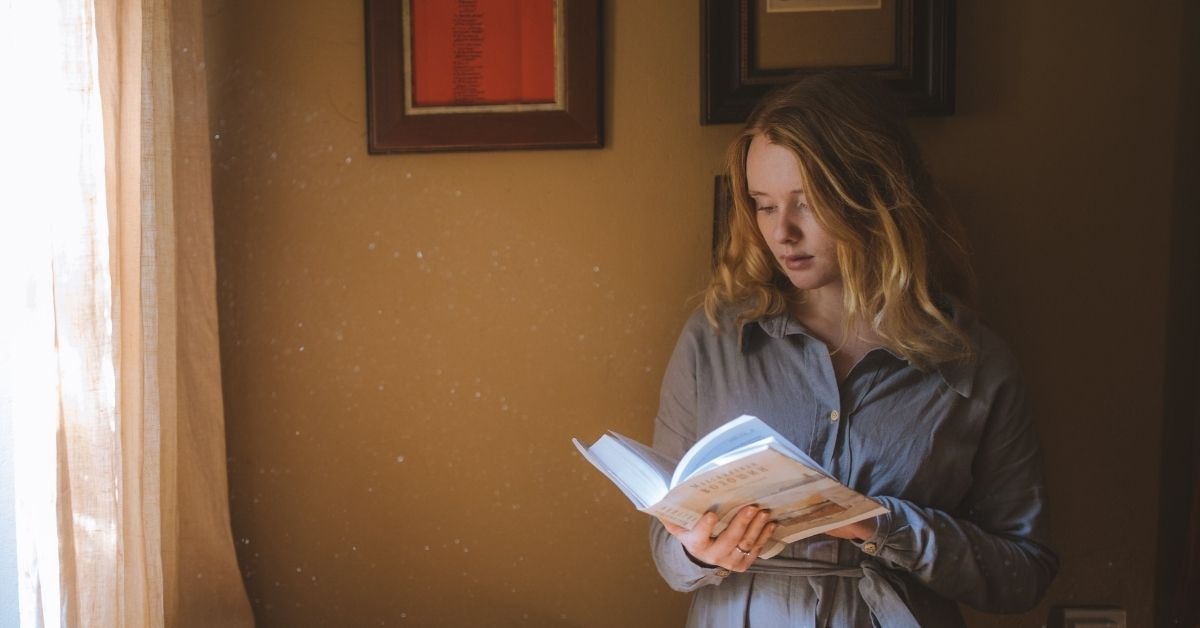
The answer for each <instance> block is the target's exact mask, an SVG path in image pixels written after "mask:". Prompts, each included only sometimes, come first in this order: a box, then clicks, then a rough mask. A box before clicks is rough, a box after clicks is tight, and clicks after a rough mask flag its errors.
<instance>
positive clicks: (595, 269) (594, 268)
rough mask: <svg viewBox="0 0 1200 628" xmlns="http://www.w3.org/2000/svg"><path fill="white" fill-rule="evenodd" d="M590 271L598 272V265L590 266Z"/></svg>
mask: <svg viewBox="0 0 1200 628" xmlns="http://www.w3.org/2000/svg"><path fill="white" fill-rule="evenodd" d="M592 272H594V273H598V272H600V267H599V266H592Z"/></svg>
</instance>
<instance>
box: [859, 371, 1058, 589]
mask: <svg viewBox="0 0 1200 628" xmlns="http://www.w3.org/2000/svg"><path fill="white" fill-rule="evenodd" d="M971 473H972V476H973V481H972V485H971V489H970V491H969V493H968V495H967V497H966V499H965V500H964V502H963V504H962V505H961V507H960V508H959V509H958V511H957V512H955V513H953V514H950V513H947V512H943V511H940V510H936V509H932V508H925V507H922V506H920V505H917V504H914V503H912V502H910V501H906V500H902V499H897V498H893V497H878V498H877V499H879V501H881V502H883V504H884V505H885V506H887V507H888V508H889V509H890V510H891V512H890V513H889V514H887V515H883V516H881V517H880V518H879V519H877V523H878V529H877V530H876V533H875V534H874V535H872V536H871V537H870V538H867V539H866V540H865V541H864V542H862V543H859V544H858V545H859V547H860V548H862V550H863V551H864V552H865V553H867V554H871V555H874V556H875V557H876V558H877V559H878V560H880V561H881V562H882V563H883V564H884V565H885V566H887V567H890V568H893V569H898V570H902V571H905V572H908V573H910V574H912V575H913V576H915V577H916V578H917V580H919V581H920V582H921V583H922V584H924V585H925V586H926V587H928V588H929V589H931V590H933V591H935V592H937V593H938V594H940V595H942V596H944V597H947V598H950V599H953V600H957V601H960V602H964V603H966V604H968V605H970V606H972V607H974V608H977V609H979V610H981V611H985V612H998V613H1015V612H1022V611H1026V610H1029V609H1031V608H1033V607H1034V606H1036V605H1037V603H1038V601H1039V600H1040V599H1041V597H1042V595H1043V594H1044V593H1045V591H1046V588H1047V587H1048V586H1049V584H1050V581H1051V580H1052V579H1053V578H1054V576H1055V574H1056V573H1057V571H1058V557H1057V556H1056V555H1055V553H1054V551H1053V550H1052V549H1051V548H1050V535H1049V530H1048V522H1047V506H1046V494H1045V489H1044V486H1043V483H1042V472H1041V464H1040V460H1039V452H1038V438H1037V433H1036V430H1035V429H1034V425H1033V420H1032V413H1031V412H1030V411H1029V408H1028V405H1027V404H1026V401H1025V394H1024V388H1023V386H1022V385H1021V383H1020V381H1019V380H1018V379H1017V378H1015V377H1010V378H1008V379H1007V381H1005V382H1003V383H1002V384H1000V386H999V387H998V389H997V392H996V394H995V395H994V396H993V397H992V405H991V407H990V409H989V411H988V419H987V423H986V424H985V426H984V432H983V435H982V439H981V443H980V447H979V449H978V451H977V452H976V456H975V459H974V461H973V463H972V468H971Z"/></svg>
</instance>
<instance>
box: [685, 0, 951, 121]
mask: <svg viewBox="0 0 1200 628" xmlns="http://www.w3.org/2000/svg"><path fill="white" fill-rule="evenodd" d="M762 1H763V0H702V2H703V4H702V14H701V18H700V19H701V50H700V64H701V75H700V84H701V87H700V90H701V107H700V123H701V124H721V123H731V122H744V121H745V120H746V118H747V117H748V116H749V115H750V111H751V110H752V109H753V108H754V105H755V103H757V102H758V101H759V99H761V98H762V97H763V96H764V95H765V94H766V93H767V92H768V91H770V90H771V89H773V88H775V87H776V86H778V85H782V84H785V83H790V82H792V81H795V80H797V79H799V78H802V77H803V76H804V75H806V74H811V73H814V72H820V71H824V70H832V69H847V70H855V71H862V72H867V73H869V74H872V75H874V76H875V77H877V78H879V79H880V80H882V81H883V82H884V83H885V84H887V85H888V86H889V87H891V88H892V89H893V90H894V91H895V93H896V94H897V96H898V97H899V99H900V101H901V102H902V103H904V104H905V105H906V107H907V109H908V112H909V114H910V115H950V114H952V113H954V0H896V2H895V8H896V20H895V24H896V33H895V44H896V50H895V63H893V64H891V65H874V66H855V65H849V64H847V65H837V64H834V65H829V64H826V65H820V66H818V65H806V64H803V63H797V64H796V65H795V66H794V67H788V68H773V69H766V68H761V67H759V65H758V63H757V59H756V58H755V56H756V52H755V46H754V45H753V43H754V42H755V41H756V38H757V34H758V24H756V21H757V17H756V12H755V10H754V8H755V6H756V4H755V3H756V2H762Z"/></svg>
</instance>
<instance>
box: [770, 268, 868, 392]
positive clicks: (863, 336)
mask: <svg viewBox="0 0 1200 628" xmlns="http://www.w3.org/2000/svg"><path fill="white" fill-rule="evenodd" d="M792 316H793V317H794V318H795V319H796V320H797V321H799V322H800V324H802V325H804V327H805V328H806V329H808V331H809V333H811V334H812V335H813V336H815V337H816V338H817V339H818V340H820V341H821V342H823V343H824V344H825V346H826V348H828V350H829V353H830V358H831V359H832V361H833V368H834V372H835V374H836V375H837V378H838V380H839V381H841V380H842V379H845V377H846V376H847V375H848V374H849V373H850V371H851V370H852V369H853V368H854V365H855V364H858V362H859V360H861V359H862V358H863V356H865V355H866V354H867V353H868V352H870V351H871V349H874V348H875V347H877V346H879V344H880V343H879V337H878V336H876V335H875V333H874V332H872V331H871V329H870V328H869V327H868V326H867V324H866V323H865V322H863V321H854V322H852V323H850V324H847V320H846V319H847V313H846V305H845V302H844V301H843V299H842V291H841V289H840V286H837V287H836V289H835V286H825V287H823V288H822V289H820V290H813V291H809V292H808V293H806V294H805V295H804V299H803V300H802V301H799V302H797V303H796V304H795V305H794V306H793V307H792Z"/></svg>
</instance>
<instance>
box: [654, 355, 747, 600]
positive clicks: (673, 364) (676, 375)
mask: <svg viewBox="0 0 1200 628" xmlns="http://www.w3.org/2000/svg"><path fill="white" fill-rule="evenodd" d="M696 439H697V434H696V376H695V344H694V341H693V339H692V338H691V337H690V336H689V335H688V334H686V333H685V334H683V335H682V336H681V337H680V339H679V342H678V343H677V344H676V346H675V351H674V353H673V354H672V355H671V360H670V362H669V363H668V365H667V371H666V374H665V375H664V377H663V385H662V391H661V393H660V395H659V410H658V415H657V417H656V418H655V421H654V448H655V449H656V450H658V451H659V452H660V453H662V454H663V455H665V456H667V457H669V458H670V459H672V460H679V459H680V458H681V457H683V454H684V452H686V451H687V449H688V447H690V446H691V445H692V443H694V442H696ZM650 548H651V552H652V554H653V557H654V564H655V565H656V566H657V567H658V572H659V573H660V574H661V575H662V577H663V580H665V581H666V583H667V585H668V586H670V587H671V588H672V589H675V590H676V591H692V590H695V589H697V588H699V587H702V586H705V585H709V584H719V583H720V582H721V580H722V579H723V575H724V574H723V573H722V570H719V569H716V568H710V567H703V566H701V565H698V564H696V563H695V562H694V561H693V560H692V559H691V558H689V557H688V555H687V552H685V551H684V549H683V545H682V544H681V543H680V542H679V541H678V540H677V539H676V538H675V537H673V536H671V534H670V533H669V532H667V530H666V528H664V527H663V526H662V524H661V523H659V522H658V520H657V519H654V518H651V520H650ZM725 573H728V572H725Z"/></svg>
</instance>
